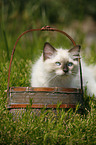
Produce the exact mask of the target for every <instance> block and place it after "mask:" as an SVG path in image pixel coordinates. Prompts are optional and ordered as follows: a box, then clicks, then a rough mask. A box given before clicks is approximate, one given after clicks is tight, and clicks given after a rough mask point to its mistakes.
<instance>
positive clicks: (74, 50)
mask: <svg viewBox="0 0 96 145" xmlns="http://www.w3.org/2000/svg"><path fill="white" fill-rule="evenodd" d="M80 48H81V46H80V45H76V46H74V47H73V48H71V49H70V50H69V52H70V53H71V54H72V55H73V56H79V54H80Z"/></svg>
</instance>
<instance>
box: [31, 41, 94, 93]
mask: <svg viewBox="0 0 96 145" xmlns="http://www.w3.org/2000/svg"><path fill="white" fill-rule="evenodd" d="M79 54H80V46H79V45H76V46H74V47H73V48H72V49H70V50H68V49H62V48H60V49H56V48H54V47H53V46H52V45H51V44H49V43H48V42H46V43H45V45H44V49H43V54H42V55H41V57H40V58H39V59H38V60H37V62H36V63H35V64H34V65H33V67H32V73H31V86H32V87H64V88H80V71H79V62H78V57H79ZM82 68H83V70H82V72H83V74H82V75H83V85H84V86H86V85H87V90H88V94H90V95H93V94H94V95H95V96H96V81H95V79H94V75H93V72H92V69H90V68H89V67H87V66H86V65H85V63H84V62H83V61H82Z"/></svg>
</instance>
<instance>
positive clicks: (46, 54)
mask: <svg viewBox="0 0 96 145" xmlns="http://www.w3.org/2000/svg"><path fill="white" fill-rule="evenodd" d="M55 53H56V49H55V48H54V47H53V46H52V45H51V44H50V43H48V42H46V43H45V44H44V49H43V58H44V60H46V59H50V58H51V56H52V55H54V54H55Z"/></svg>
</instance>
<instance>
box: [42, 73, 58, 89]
mask: <svg viewBox="0 0 96 145" xmlns="http://www.w3.org/2000/svg"><path fill="white" fill-rule="evenodd" d="M55 77H57V75H54V76H53V77H51V78H48V79H47V81H46V82H45V83H44V84H43V86H44V85H45V84H46V83H49V82H50V81H51V80H53V79H54V78H55Z"/></svg>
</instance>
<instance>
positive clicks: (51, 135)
mask: <svg viewBox="0 0 96 145" xmlns="http://www.w3.org/2000/svg"><path fill="white" fill-rule="evenodd" d="M46 2H47V1H45V0H39V1H30V0H28V1H25V0H23V1H12V0H9V1H8V2H7V1H5V0H3V1H1V2H0V18H1V19H0V145H15V144H16V145H19V144H20V145H29V144H30V145H75V144H76V145H86V144H88V145H95V144H96V100H95V99H94V98H90V96H87V95H86V92H85V95H84V110H83V113H82V114H80V113H78V106H77V108H76V109H75V110H73V109H69V110H68V111H66V110H64V109H61V110H59V108H57V109H56V111H55V112H53V110H51V109H50V110H47V111H45V109H42V110H41V113H40V114H39V115H36V114H35V112H34V110H32V109H30V107H29V108H28V107H27V108H26V111H24V110H21V112H20V113H19V112H16V113H15V114H14V115H13V114H11V113H10V112H9V110H7V107H6V106H7V93H6V91H5V90H6V89H7V83H8V82H7V80H8V67H9V58H10V57H11V53H12V49H13V46H14V44H15V42H16V39H17V38H18V36H19V35H20V34H21V33H22V32H24V31H25V30H27V29H31V28H41V27H42V26H45V25H50V26H52V27H57V28H60V29H61V30H63V27H64V26H67V25H71V22H72V21H73V20H74V19H75V20H80V21H81V20H82V19H84V18H85V16H86V15H88V14H89V15H91V16H93V17H94V19H96V16H95V11H96V10H95V7H96V6H95V4H94V2H88V1H83V0H81V1H80V2H78V3H79V4H77V1H73V3H72V2H71V1H66V2H63V1H58V2H56V3H54V1H48V3H46ZM90 7H91V8H90ZM85 10H86V13H85ZM84 37H85V35H84V34H83V32H82V30H77V35H76V37H75V41H76V43H77V44H80V45H82V50H84V48H85V47H86V44H85V43H84ZM46 41H48V42H50V43H51V44H52V45H53V46H56V47H60V46H63V47H68V48H70V47H72V44H71V43H70V41H69V40H68V39H66V37H65V36H61V35H57V33H55V32H34V33H31V32H30V33H28V34H26V35H24V36H23V37H22V38H21V39H20V41H19V42H18V44H17V47H16V51H15V54H14V57H13V62H12V68H11V77H10V86H24V87H25V86H26V87H27V86H30V69H31V65H32V63H34V61H35V60H36V59H37V58H38V56H40V53H41V52H42V49H43V45H44V43H45V42H46ZM84 54H85V53H84ZM87 62H88V63H95V64H96V46H95V44H92V48H91V55H90V57H87Z"/></svg>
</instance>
